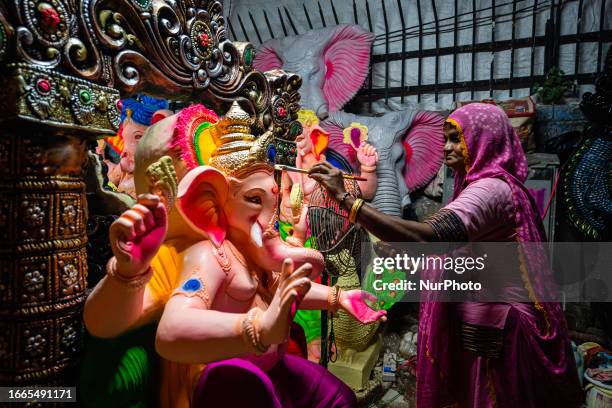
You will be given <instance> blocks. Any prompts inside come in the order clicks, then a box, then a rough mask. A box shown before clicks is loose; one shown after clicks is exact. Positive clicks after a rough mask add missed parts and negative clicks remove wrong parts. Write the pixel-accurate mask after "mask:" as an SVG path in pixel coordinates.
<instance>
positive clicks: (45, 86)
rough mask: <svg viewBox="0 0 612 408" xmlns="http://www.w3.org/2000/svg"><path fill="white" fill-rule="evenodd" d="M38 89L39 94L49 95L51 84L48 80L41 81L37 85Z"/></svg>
mask: <svg viewBox="0 0 612 408" xmlns="http://www.w3.org/2000/svg"><path fill="white" fill-rule="evenodd" d="M36 88H37V89H38V92H40V93H43V94H47V93H49V92H50V91H51V82H49V80H48V79H39V80H38V82H37V83H36Z"/></svg>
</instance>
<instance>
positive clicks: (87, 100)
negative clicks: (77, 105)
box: [79, 89, 91, 105]
mask: <svg viewBox="0 0 612 408" xmlns="http://www.w3.org/2000/svg"><path fill="white" fill-rule="evenodd" d="M79 99H80V100H81V103H83V104H84V105H89V104H91V92H89V91H87V90H85V89H83V90H81V91H80V92H79Z"/></svg>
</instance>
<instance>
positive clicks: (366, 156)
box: [357, 142, 378, 167]
mask: <svg viewBox="0 0 612 408" xmlns="http://www.w3.org/2000/svg"><path fill="white" fill-rule="evenodd" d="M357 160H359V163H360V164H361V165H362V166H367V167H375V166H376V163H378V153H377V152H376V148H375V147H374V146H372V145H371V144H369V143H366V142H361V144H360V145H359V149H357Z"/></svg>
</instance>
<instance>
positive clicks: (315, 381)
mask: <svg viewBox="0 0 612 408" xmlns="http://www.w3.org/2000/svg"><path fill="white" fill-rule="evenodd" d="M251 124H252V118H251V117H250V116H249V115H248V114H247V113H246V112H244V111H243V110H242V109H241V108H240V106H239V104H238V103H236V102H234V104H233V105H232V106H231V108H230V110H229V111H228V112H227V113H226V115H225V116H224V117H223V118H219V117H218V116H217V115H216V114H215V113H214V112H212V111H210V110H208V109H207V108H205V107H203V106H201V105H194V106H191V107H189V108H186V109H184V110H183V111H181V112H180V113H178V114H176V115H173V116H170V117H168V118H166V119H164V120H162V121H160V122H158V123H156V124H155V125H153V126H151V127H150V128H149V129H148V130H147V132H146V134H145V136H144V137H143V138H142V140H141V141H140V143H139V144H138V148H137V152H136V170H135V184H136V190H137V192H138V193H140V195H139V197H138V203H137V204H136V205H135V206H134V207H133V208H132V209H130V210H128V211H127V212H125V213H124V214H122V216H121V217H120V218H119V219H118V220H117V221H116V222H115V223H114V224H113V225H112V227H111V231H110V239H111V245H112V248H113V253H114V257H113V258H111V260H110V261H109V263H108V265H107V276H106V277H105V278H104V279H103V280H101V281H100V283H99V284H98V285H97V286H96V288H95V289H94V290H93V292H92V294H91V295H90V296H89V298H88V299H87V302H86V305H85V312H84V318H85V323H86V326H87V328H88V330H89V331H90V332H91V333H92V334H93V335H94V336H98V337H107V338H108V337H115V336H118V335H121V334H123V333H125V332H127V331H129V330H131V329H133V328H134V327H137V326H139V325H142V324H144V323H146V322H157V321H158V322H159V324H158V326H157V333H156V341H155V344H156V350H157V352H158V353H159V354H160V355H161V357H162V358H163V359H162V362H163V364H162V367H163V370H162V371H163V373H162V387H161V388H160V390H161V393H162V395H161V400H160V402H161V405H162V406H172V407H177V406H188V405H191V406H200V405H205V406H222V405H223V406H247V405H252V404H253V403H254V402H257V404H259V405H262V406H271V407H272V406H274V407H277V406H278V407H280V406H285V405H286V404H287V403H288V401H289V400H291V401H310V403H309V406H334V407H340V406H354V404H355V396H354V394H353V393H352V391H350V389H348V388H347V387H346V386H345V385H344V384H342V382H340V381H339V380H338V379H336V378H335V377H333V375H332V374H330V373H329V372H327V371H326V370H325V369H323V368H321V367H320V366H318V365H316V364H314V363H311V362H309V361H307V360H305V359H303V358H300V357H296V356H293V355H288V354H286V353H285V348H286V347H285V345H286V341H287V338H288V334H289V327H290V324H291V321H292V319H293V316H294V315H295V312H296V310H297V308H298V307H299V308H303V309H326V310H330V311H332V312H334V311H338V310H340V309H342V310H344V311H346V312H347V313H349V314H351V315H353V316H354V317H355V318H356V319H357V320H359V321H361V322H362V323H366V324H367V323H373V322H376V321H378V320H384V319H385V312H384V311H374V310H372V309H371V308H370V307H369V306H368V304H367V303H366V301H367V302H371V301H373V300H374V298H373V297H372V296H371V295H369V294H367V293H365V292H362V291H361V290H352V291H341V290H340V289H339V288H338V287H327V286H323V285H320V284H317V283H314V282H312V281H311V278H312V277H314V276H316V275H317V274H319V273H320V272H321V270H322V268H323V257H322V256H321V254H320V253H319V252H317V251H315V250H313V249H310V248H301V247H291V246H288V245H287V244H285V243H284V242H283V241H282V240H281V239H280V236H279V233H278V231H277V228H278V222H277V219H278V215H277V208H278V199H279V188H278V186H277V184H276V182H275V178H274V167H273V164H272V163H270V162H269V161H268V157H267V154H266V148H267V146H268V145H269V144H270V143H273V140H272V135H271V133H264V134H263V135H261V136H259V137H256V136H254V135H252V134H251V129H250V127H251ZM203 364H206V367H205V368H203V366H202V365H203ZM237 384H240V387H247V388H246V389H248V390H249V391H245V389H243V392H240V393H238V392H235V390H234V389H233V388H234V387H235V386H236V385H237ZM272 384H275V385H276V386H273V385H272ZM257 404H256V405H257Z"/></svg>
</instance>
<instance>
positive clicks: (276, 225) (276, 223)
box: [274, 220, 280, 231]
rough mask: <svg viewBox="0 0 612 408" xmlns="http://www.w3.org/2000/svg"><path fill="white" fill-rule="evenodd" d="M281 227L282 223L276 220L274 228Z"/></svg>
mask: <svg viewBox="0 0 612 408" xmlns="http://www.w3.org/2000/svg"><path fill="white" fill-rule="evenodd" d="M279 228H280V223H279V222H278V220H276V221H274V229H275V230H277V231H278V230H279Z"/></svg>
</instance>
